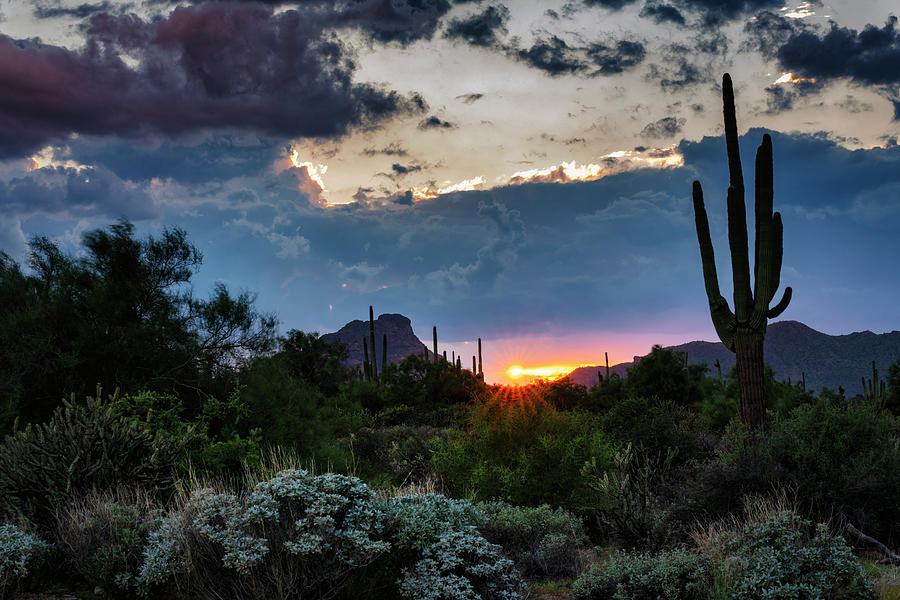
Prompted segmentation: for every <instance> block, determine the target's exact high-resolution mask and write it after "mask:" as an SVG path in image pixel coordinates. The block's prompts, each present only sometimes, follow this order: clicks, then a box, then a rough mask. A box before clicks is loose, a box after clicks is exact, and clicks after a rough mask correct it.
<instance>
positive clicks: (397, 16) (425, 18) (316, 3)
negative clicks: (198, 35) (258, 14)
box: [150, 0, 464, 46]
mask: <svg viewBox="0 0 900 600" xmlns="http://www.w3.org/2000/svg"><path fill="white" fill-rule="evenodd" d="M220 1H221V0H194V1H193V4H204V3H208V4H212V3H218V2H220ZM234 1H235V0H232V2H234ZM236 1H237V2H240V3H244V4H257V5H270V6H282V5H296V4H300V8H301V10H302V11H303V12H304V13H305V14H307V15H311V16H312V15H314V16H315V18H316V19H318V20H320V21H321V22H322V23H323V25H324V26H327V27H345V28H352V29H357V30H359V31H361V32H362V33H363V34H365V35H366V36H367V37H368V38H369V39H370V40H372V41H376V42H380V43H385V44H389V43H399V44H400V45H403V46H406V45H409V44H411V43H412V42H415V41H418V40H420V39H431V38H432V37H434V34H435V32H436V31H437V28H438V27H439V25H440V22H441V19H442V18H443V17H444V15H446V14H447V12H449V11H450V9H451V8H452V7H453V6H452V4H451V3H450V2H448V1H447V0H343V1H340V0H339V1H334V0H301V1H300V2H297V1H296V0H236ZM181 2H182V0H150V3H151V4H169V5H171V4H180V3H181ZM461 3H464V2H460V1H459V0H457V2H456V4H461Z"/></svg>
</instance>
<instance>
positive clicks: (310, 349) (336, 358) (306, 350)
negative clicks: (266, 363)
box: [279, 329, 349, 396]
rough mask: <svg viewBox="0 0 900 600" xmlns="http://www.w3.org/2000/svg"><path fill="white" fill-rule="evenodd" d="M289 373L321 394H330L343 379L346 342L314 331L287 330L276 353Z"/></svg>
mask: <svg viewBox="0 0 900 600" xmlns="http://www.w3.org/2000/svg"><path fill="white" fill-rule="evenodd" d="M279 354H280V356H281V358H282V360H284V362H285V365H286V366H287V372H288V373H289V374H290V376H291V377H297V378H300V379H305V380H306V381H308V382H309V383H311V384H313V385H314V386H316V387H318V388H319V389H320V390H321V391H322V392H323V393H324V394H326V395H328V396H333V395H334V394H336V393H337V391H338V388H339V386H340V384H342V383H344V382H345V381H346V379H347V368H346V367H344V361H345V360H346V359H347V356H348V355H349V354H348V351H347V346H346V345H344V344H343V343H342V342H332V343H329V342H326V341H324V340H323V339H322V338H320V337H319V334H318V333H303V332H302V331H298V330H296V329H291V330H290V331H288V334H287V337H286V338H284V339H282V340H281V352H280V353H279Z"/></svg>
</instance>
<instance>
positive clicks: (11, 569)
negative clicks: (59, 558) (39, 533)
mask: <svg viewBox="0 0 900 600" xmlns="http://www.w3.org/2000/svg"><path fill="white" fill-rule="evenodd" d="M51 548H52V546H51V545H50V544H48V543H46V542H43V541H41V540H39V539H38V538H36V537H35V536H33V535H31V534H30V533H26V532H25V531H22V529H20V528H19V527H17V526H15V525H11V524H8V523H7V524H4V525H0V598H7V597H12V595H13V594H15V592H16V589H17V588H18V586H19V583H20V582H21V581H22V580H23V579H25V578H26V577H27V576H28V574H29V572H30V571H32V570H33V569H34V568H35V566H37V564H38V563H39V562H40V560H41V559H42V558H43V557H44V556H45V555H46V554H47V552H48V551H49V550H50V549H51Z"/></svg>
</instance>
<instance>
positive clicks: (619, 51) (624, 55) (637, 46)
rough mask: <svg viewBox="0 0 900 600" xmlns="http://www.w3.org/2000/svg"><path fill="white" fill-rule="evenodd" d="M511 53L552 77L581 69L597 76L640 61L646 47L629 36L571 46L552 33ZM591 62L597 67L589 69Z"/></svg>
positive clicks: (608, 73)
mask: <svg viewBox="0 0 900 600" xmlns="http://www.w3.org/2000/svg"><path fill="white" fill-rule="evenodd" d="M514 55H515V56H516V57H517V58H518V59H519V60H521V61H524V62H526V63H528V64H529V65H531V66H532V67H535V68H537V69H540V70H542V71H544V72H545V73H547V74H549V75H550V76H551V77H556V76H559V75H570V74H580V73H584V74H587V75H590V76H597V75H616V74H618V73H622V72H623V71H626V70H627V69H630V68H633V67H635V66H637V65H639V64H640V63H641V62H642V61H643V60H644V57H645V56H646V50H645V49H644V45H643V44H641V43H640V42H634V41H630V40H619V41H617V42H609V43H595V44H591V45H589V46H587V47H572V46H569V45H568V44H567V43H566V42H565V41H564V40H562V39H561V38H559V37H557V36H553V37H551V38H550V39H548V40H537V41H536V42H535V43H534V44H533V45H532V46H531V47H530V48H528V49H527V50H518V51H516V52H515V53H514ZM590 63H593V64H594V65H596V66H597V67H598V68H597V69H591V68H590Z"/></svg>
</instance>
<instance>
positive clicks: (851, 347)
mask: <svg viewBox="0 0 900 600" xmlns="http://www.w3.org/2000/svg"><path fill="white" fill-rule="evenodd" d="M666 348H667V349H670V350H674V351H676V352H687V355H688V363H689V364H698V363H702V364H706V365H707V367H708V368H709V373H710V375H715V374H716V369H715V362H716V360H719V362H720V364H721V366H722V373H723V374H727V373H728V372H729V371H730V370H731V368H732V367H733V366H734V364H735V357H734V353H733V352H731V351H730V350H728V349H727V348H726V347H725V345H724V344H722V343H721V342H708V341H702V340H698V341H693V342H685V343H683V344H677V345H674V346H666ZM764 352H765V360H766V364H768V365H770V366H771V367H772V370H773V371H774V373H775V378H776V379H778V380H781V381H785V380H788V379H790V380H791V381H793V382H797V381H800V380H801V379H802V377H803V375H804V374H805V376H806V387H807V389H809V390H811V391H818V390H820V389H821V388H823V387H827V388H830V389H832V390H835V391H836V390H837V389H838V386H841V387H843V388H844V390H845V391H846V393H847V394H850V395H853V394H858V393H862V382H861V378H862V377H867V378H871V376H872V361H873V360H874V361H875V365H876V367H877V368H878V370H879V374H880V375H881V376H884V375H886V374H887V369H888V367H889V366H890V365H891V363H893V362H894V361H896V360H898V359H900V331H891V332H887V333H873V332H871V331H868V330H867V331H858V332H853V333H847V334H841V335H829V334H827V333H822V332H820V331H816V330H815V329H813V328H812V327H809V326H808V325H805V324H803V323H801V322H799V321H777V322H775V323H770V324H769V327H768V329H767V331H766V338H765V346H764ZM634 358H635V360H634V361H632V362H626V363H619V364H617V365H611V366H610V372H611V373H612V372H615V373H617V374H619V376H620V377H624V376H625V374H626V372H627V370H628V368H629V367H631V366H633V365H634V364H635V362H637V361H638V360H640V359H641V357H640V356H635V357H634ZM605 369H606V367H605V366H603V365H598V366H589V367H579V368H577V369H575V370H574V371H572V372H571V373H569V375H568V377H569V380H570V381H572V382H574V383H579V384H581V385H584V386H587V387H592V386H594V385H596V384H597V381H598V378H597V374H598V371H600V373H605Z"/></svg>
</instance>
